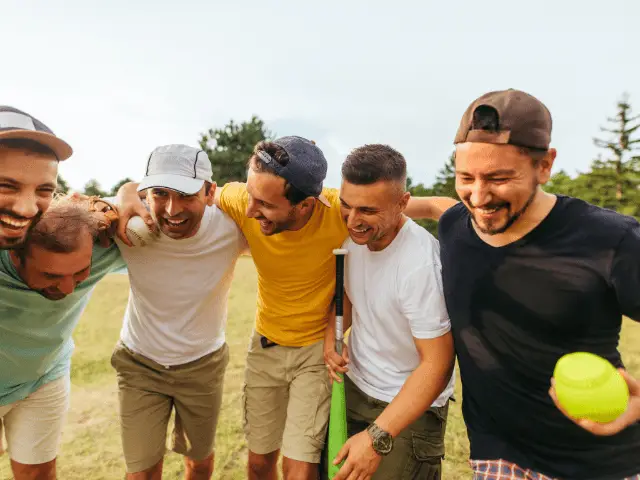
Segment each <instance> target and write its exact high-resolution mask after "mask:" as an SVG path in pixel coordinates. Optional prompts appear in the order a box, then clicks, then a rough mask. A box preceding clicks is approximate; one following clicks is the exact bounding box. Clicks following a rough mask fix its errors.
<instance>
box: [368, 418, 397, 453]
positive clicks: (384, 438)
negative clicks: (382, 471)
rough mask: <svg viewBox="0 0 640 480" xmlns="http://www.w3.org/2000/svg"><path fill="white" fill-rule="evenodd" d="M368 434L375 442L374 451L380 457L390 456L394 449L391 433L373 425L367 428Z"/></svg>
mask: <svg viewBox="0 0 640 480" xmlns="http://www.w3.org/2000/svg"><path fill="white" fill-rule="evenodd" d="M367 433H368V434H369V436H370V437H371V440H372V441H373V449H374V450H375V452H376V453H377V454H378V455H382V456H385V455H388V454H389V453H390V452H391V450H392V449H393V437H392V436H391V434H390V433H388V432H385V431H384V430H382V429H381V428H380V427H379V426H378V425H376V424H375V422H374V423H372V424H371V425H369V427H368V428H367Z"/></svg>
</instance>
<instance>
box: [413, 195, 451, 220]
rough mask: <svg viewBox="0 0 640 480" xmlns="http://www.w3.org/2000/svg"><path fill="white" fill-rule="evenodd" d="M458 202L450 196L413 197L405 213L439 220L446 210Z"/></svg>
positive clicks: (418, 217)
mask: <svg viewBox="0 0 640 480" xmlns="http://www.w3.org/2000/svg"><path fill="white" fill-rule="evenodd" d="M457 203H458V200H456V199H454V198H450V197H411V198H410V199H409V203H408V204H407V208H406V209H405V211H404V213H405V215H406V216H408V217H410V218H412V219H415V220H417V219H427V220H439V219H440V217H441V216H442V214H443V213H444V212H446V211H447V210H448V209H449V208H451V207H453V206H454V205H455V204H457Z"/></svg>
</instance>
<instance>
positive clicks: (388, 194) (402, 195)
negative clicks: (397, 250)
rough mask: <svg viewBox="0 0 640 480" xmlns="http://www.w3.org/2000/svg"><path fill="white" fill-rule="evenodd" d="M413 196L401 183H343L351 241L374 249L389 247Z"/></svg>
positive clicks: (343, 210)
mask: <svg viewBox="0 0 640 480" xmlns="http://www.w3.org/2000/svg"><path fill="white" fill-rule="evenodd" d="M409 197H410V194H409V193H408V192H405V191H403V189H402V186H401V185H399V184H398V182H393V181H378V182H376V183H373V184H369V185H356V184H353V183H349V182H348V181H346V180H343V182H342V186H341V188H340V211H341V214H342V218H343V219H344V222H345V223H346V225H347V229H348V230H349V236H350V237H351V240H353V242H354V243H356V244H358V245H367V246H368V247H369V248H370V249H371V250H381V249H382V248H384V247H386V246H387V245H388V244H389V243H391V241H392V240H393V238H394V237H395V234H396V233H397V231H398V227H399V224H400V222H401V219H402V212H403V211H404V209H405V208H406V206H407V203H408V201H409Z"/></svg>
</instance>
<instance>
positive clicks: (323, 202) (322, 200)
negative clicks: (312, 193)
mask: <svg viewBox="0 0 640 480" xmlns="http://www.w3.org/2000/svg"><path fill="white" fill-rule="evenodd" d="M318 200H320V202H321V203H322V204H324V205H325V206H326V207H329V208H331V203H329V200H327V197H325V196H324V195H323V194H322V193H321V194H320V195H318Z"/></svg>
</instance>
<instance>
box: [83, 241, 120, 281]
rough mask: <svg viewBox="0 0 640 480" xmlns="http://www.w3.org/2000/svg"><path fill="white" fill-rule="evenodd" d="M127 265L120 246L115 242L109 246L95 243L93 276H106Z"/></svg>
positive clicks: (92, 260)
mask: <svg viewBox="0 0 640 480" xmlns="http://www.w3.org/2000/svg"><path fill="white" fill-rule="evenodd" d="M126 266H127V264H126V262H125V261H124V258H123V257H122V255H121V253H120V249H119V248H118V246H117V245H116V244H115V243H113V244H112V245H110V246H109V247H107V248H104V247H101V246H100V245H94V247H93V254H92V256H91V276H104V275H106V274H108V273H111V272H115V271H117V270H122V269H124V268H125V267H126Z"/></svg>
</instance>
